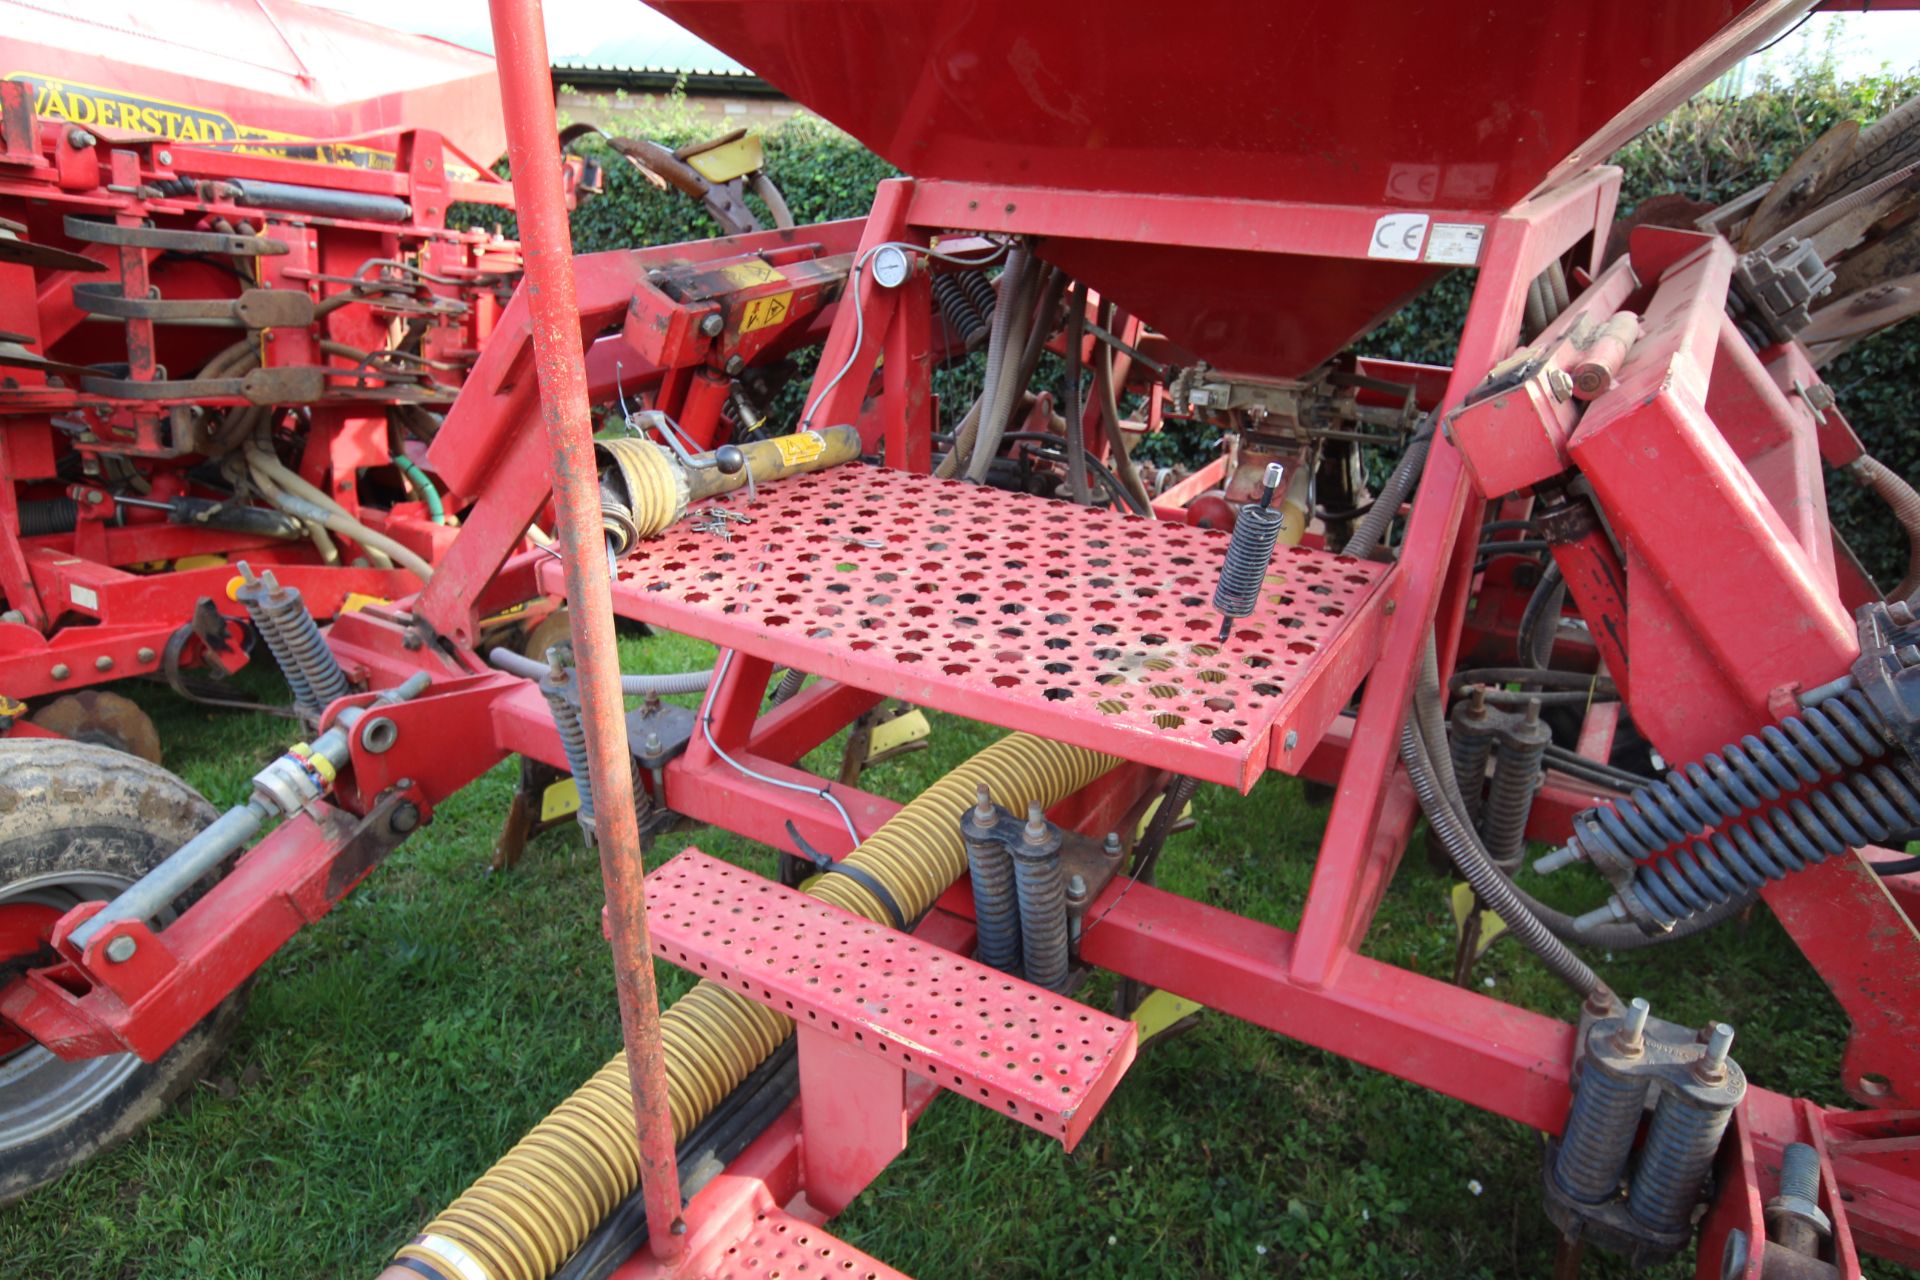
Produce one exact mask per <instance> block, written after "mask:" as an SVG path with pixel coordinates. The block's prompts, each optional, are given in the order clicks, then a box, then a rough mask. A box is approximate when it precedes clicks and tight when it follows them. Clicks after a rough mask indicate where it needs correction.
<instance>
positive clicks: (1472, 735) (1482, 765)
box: [1447, 690, 1493, 826]
mask: <svg viewBox="0 0 1920 1280" xmlns="http://www.w3.org/2000/svg"><path fill="white" fill-rule="evenodd" d="M1448 720H1449V721H1450V723H1449V725H1448V727H1447V753H1448V754H1449V755H1451V756H1452V757H1453V776H1454V780H1455V781H1456V782H1458V783H1459V784H1460V798H1461V799H1462V800H1465V801H1466V803H1467V816H1468V817H1469V818H1471V819H1472V820H1473V821H1474V824H1475V825H1476V826H1477V825H1479V821H1480V807H1481V799H1482V796H1483V793H1484V792H1485V791H1486V786H1487V761H1488V760H1489V759H1490V758H1492V756H1493V725H1492V723H1491V717H1489V716H1488V714H1487V705H1486V699H1485V698H1484V697H1483V696H1481V694H1480V692H1479V691H1478V690H1475V691H1474V694H1473V697H1472V698H1471V699H1469V700H1468V701H1465V702H1457V703H1455V704H1454V706H1453V710H1452V711H1451V712H1450V713H1449V714H1448Z"/></svg>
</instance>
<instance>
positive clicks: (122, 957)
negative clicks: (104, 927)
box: [107, 933, 140, 964]
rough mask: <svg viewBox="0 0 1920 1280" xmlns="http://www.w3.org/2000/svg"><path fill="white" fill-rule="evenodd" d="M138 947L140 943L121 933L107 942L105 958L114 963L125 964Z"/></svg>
mask: <svg viewBox="0 0 1920 1280" xmlns="http://www.w3.org/2000/svg"><path fill="white" fill-rule="evenodd" d="M139 949H140V944H139V943H137V942H135V941H134V940H133V939H132V938H129V937H128V936H127V935H126V934H124V933H123V934H121V935H120V936H119V937H117V938H114V939H113V940H112V941H110V942H108V943H107V959H109V960H111V961H112V962H113V963H115V964H125V963H126V962H127V961H129V960H131V959H133V953H134V952H136V951H138V950H139Z"/></svg>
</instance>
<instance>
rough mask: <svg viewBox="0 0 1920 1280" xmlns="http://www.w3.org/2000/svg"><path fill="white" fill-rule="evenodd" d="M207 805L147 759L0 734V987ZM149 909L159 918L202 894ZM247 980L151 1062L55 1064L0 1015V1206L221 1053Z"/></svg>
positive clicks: (127, 1127)
mask: <svg viewBox="0 0 1920 1280" xmlns="http://www.w3.org/2000/svg"><path fill="white" fill-rule="evenodd" d="M215 816H216V815H215V813H214V809H213V806H212V805H210V804H208V803H207V802H206V800H205V799H203V798H202V797H201V796H200V794H199V793H198V792H196V791H195V790H194V789H193V788H192V787H189V786H188V785H187V784H186V783H184V782H182V781H181V780H180V779H179V778H176V777H175V776H174V775H173V774H171V773H168V772H167V771H166V770H165V769H162V768H160V767H159V766H157V765H153V764H149V763H148V762H147V761H145V760H142V759H139V758H138V757H136V756H131V755H128V754H126V753H125V752H121V751H116V750H113V749H111V748H108V747H104V746H98V745H94V744H90V743H84V742H62V741H57V740H54V739H47V738H41V739H25V740H15V741H6V740H0V989H4V988H5V987H6V986H7V984H8V983H9V982H10V981H11V980H12V979H13V978H15V977H17V976H18V975H19V974H21V973H22V972H24V971H25V970H27V969H30V968H35V967H39V966H41V965H44V964H47V963H50V962H52V961H53V960H54V958H55V953H54V952H53V950H52V949H51V947H50V946H49V945H48V943H47V939H48V938H49V937H50V936H51V932H52V928H53V924H54V922H55V921H57V920H58V919H59V918H60V916H61V915H63V914H64V913H65V912H66V911H67V910H68V909H69V908H70V907H72V906H74V905H75V904H77V903H81V902H87V901H91V900H95V899H100V898H111V897H113V896H114V895H115V894H117V893H118V892H119V891H120V890H122V889H124V888H126V887H127V886H128V885H130V884H132V883H133V882H134V881H135V880H138V879H139V878H140V877H141V876H142V875H144V874H146V872H147V871H149V870H151V869H152V868H153V867H154V866H156V865H158V864H159V862H160V861H161V860H162V859H164V858H165V857H167V855H169V854H171V853H172V852H173V851H174V850H175V849H178V848H179V847H180V846H181V845H183V844H185V843H186V842H187V841H188V840H190V839H192V838H193V837H194V836H195V835H197V834H198V833H199V832H200V830H201V829H202V828H203V827H205V826H206V825H207V824H208V823H210V822H212V821H213V819H214V817H215ZM210 883H211V881H208V882H203V883H202V884H199V885H196V886H194V888H193V889H191V890H189V891H188V892H187V893H186V894H183V895H182V896H181V897H180V899H179V900H178V901H176V902H175V903H174V904H173V905H172V907H171V908H170V909H169V910H167V911H166V912H163V913H162V914H161V915H159V916H157V917H155V922H156V923H157V924H165V923H166V922H167V921H168V920H171V919H172V918H173V917H174V916H175V915H177V914H178V913H179V912H180V911H182V910H184V909H185V908H186V907H187V906H188V904H190V903H191V902H192V901H193V899H194V898H196V897H198V896H199V895H200V894H201V893H203V892H205V890H206V888H207V887H208V884H210ZM246 993H247V988H246V987H245V986H242V987H241V988H240V989H239V990H237V991H235V992H234V993H233V994H232V995H230V996H228V997H227V999H226V1000H225V1001H223V1002H222V1003H221V1004H220V1005H219V1006H217V1007H216V1008H215V1009H214V1010H213V1012H212V1013H210V1014H208V1015H207V1016H206V1017H205V1018H203V1019H202V1020H201V1021H200V1022H199V1023H198V1024H197V1025H196V1026H194V1027H193V1028H192V1029H191V1030H189V1031H188V1032H187V1033H186V1034H185V1035H184V1036H182V1037H181V1038H180V1040H179V1042H178V1043H176V1044H175V1045H174V1046H173V1047H172V1048H171V1049H169V1050H167V1052H166V1053H165V1054H163V1055H162V1056H161V1057H160V1059H159V1060H158V1061H157V1062H142V1061H141V1060H140V1059H139V1058H138V1057H136V1056H135V1055H133V1054H131V1053H122V1054H115V1055H112V1056H109V1057H100V1058H87V1059H83V1060H81V1061H78V1062H63V1061H61V1060H60V1059H59V1058H57V1057H55V1056H54V1055H53V1053H52V1052H50V1051H49V1050H47V1049H45V1048H42V1047H41V1046H40V1045H38V1044H35V1043H34V1042H33V1041H32V1040H31V1039H30V1038H29V1037H27V1036H26V1035H25V1033H24V1032H22V1031H21V1030H20V1029H19V1028H17V1027H15V1026H13V1025H11V1024H10V1023H8V1022H7V1021H6V1020H5V1019H4V1018H0V1205H5V1204H8V1203H10V1202H12V1201H14V1200H17V1199H19V1198H20V1197H21V1196H24V1195H26V1194H27V1193H28V1192H29V1191H32V1190H34V1189H35V1188H37V1187H40V1186H43V1185H45V1184H46V1183H49V1182H52V1181H53V1180H54V1179H55V1178H58V1177H59V1176H60V1175H61V1174H63V1173H65V1172H66V1171H67V1170H69V1169H72V1168H74V1167H76V1166H78V1165H80V1164H81V1163H83V1162H84V1161H86V1160H87V1159H88V1158H89V1157H91V1156H93V1155H94V1154H96V1153H98V1152H101V1151H105V1150H106V1149H108V1148H109V1147H113V1146H115V1145H117V1144H119V1143H121V1142H124V1141H125V1140H126V1139H127V1138H129V1137H131V1136H132V1135H133V1134H134V1133H136V1132H137V1131H138V1130H139V1129H140V1128H141V1126H143V1125H145V1124H146V1123H147V1122H148V1121H149V1120H152V1119H153V1118H154V1117H155V1116H157V1115H159V1114H160V1113H161V1112H162V1111H163V1110H165V1108H166V1107H167V1105H168V1103H170V1102H171V1101H173V1099H174V1098H175V1097H176V1096H177V1095H178V1094H179V1093H180V1092H181V1091H182V1090H183V1089H185V1088H187V1087H188V1086H189V1085H191V1084H192V1083H193V1082H194V1081H195V1080H196V1079H198V1078H199V1077H200V1075H201V1074H202V1072H203V1071H205V1070H206V1068H207V1067H208V1066H209V1064H211V1063H212V1062H213V1060H214V1059H215V1058H216V1057H218V1056H219V1054H220V1051H221V1049H222V1048H223V1047H224V1045H225V1043H226V1040H227V1038H228V1036H229V1035H231V1033H232V1031H233V1028H234V1025H235V1024H236V1023H237V1022H238V1021H239V1018H240V1012H241V1010H242V1008H244V1006H245V1004H246Z"/></svg>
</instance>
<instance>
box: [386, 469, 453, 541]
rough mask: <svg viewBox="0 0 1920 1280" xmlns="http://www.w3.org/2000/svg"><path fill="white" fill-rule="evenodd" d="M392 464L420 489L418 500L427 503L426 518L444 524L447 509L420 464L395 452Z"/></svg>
mask: <svg viewBox="0 0 1920 1280" xmlns="http://www.w3.org/2000/svg"><path fill="white" fill-rule="evenodd" d="M393 466H394V470H396V471H398V472H399V473H400V474H401V475H403V476H405V477H406V478H407V479H408V480H410V481H412V482H413V487H414V488H415V489H418V490H419V491H420V500H421V501H422V502H424V503H426V504H427V516H428V518H429V519H431V520H432V521H433V522H434V523H435V524H445V523H446V522H447V509H446V507H444V506H442V505H441V502H440V491H439V490H438V489H436V488H434V487H433V481H431V480H429V479H427V473H426V472H424V471H422V470H421V469H420V464H419V463H417V462H415V461H414V460H413V459H412V458H409V457H408V456H407V455H406V454H404V453H396V454H394V455H393Z"/></svg>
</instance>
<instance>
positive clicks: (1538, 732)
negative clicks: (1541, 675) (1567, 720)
mask: <svg viewBox="0 0 1920 1280" xmlns="http://www.w3.org/2000/svg"><path fill="white" fill-rule="evenodd" d="M1552 739H1553V734H1552V732H1551V731H1550V730H1549V729H1548V728H1547V726H1546V725H1544V724H1542V723H1540V704H1539V703H1538V702H1537V701H1536V702H1529V703H1528V704H1527V715H1526V719H1525V720H1523V721H1522V722H1521V723H1520V724H1519V725H1518V726H1516V727H1515V728H1513V729H1512V730H1511V731H1509V732H1505V733H1502V734H1501V735H1500V739H1499V745H1498V746H1497V747H1496V748H1495V750H1494V762H1493V781H1492V783H1490V784H1489V785H1488V787H1487V804H1486V812H1485V815H1484V817H1483V819H1482V821H1481V830H1482V833H1483V834H1484V835H1485V837H1486V842H1487V852H1488V853H1489V854H1491V855H1492V857H1493V861H1494V863H1495V865H1497V866H1499V867H1501V868H1503V869H1505V870H1509V871H1511V870H1512V869H1513V868H1514V867H1517V866H1519V865H1520V858H1521V856H1522V855H1523V854H1525V853H1526V851H1527V818H1528V817H1529V816H1530V815H1531V814H1532V813H1533V797H1534V794H1535V792H1537V791H1538V790H1539V788H1540V766H1541V763H1542V762H1543V761H1544V760H1545V759H1546V756H1547V743H1548V742H1550V741H1552Z"/></svg>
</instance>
